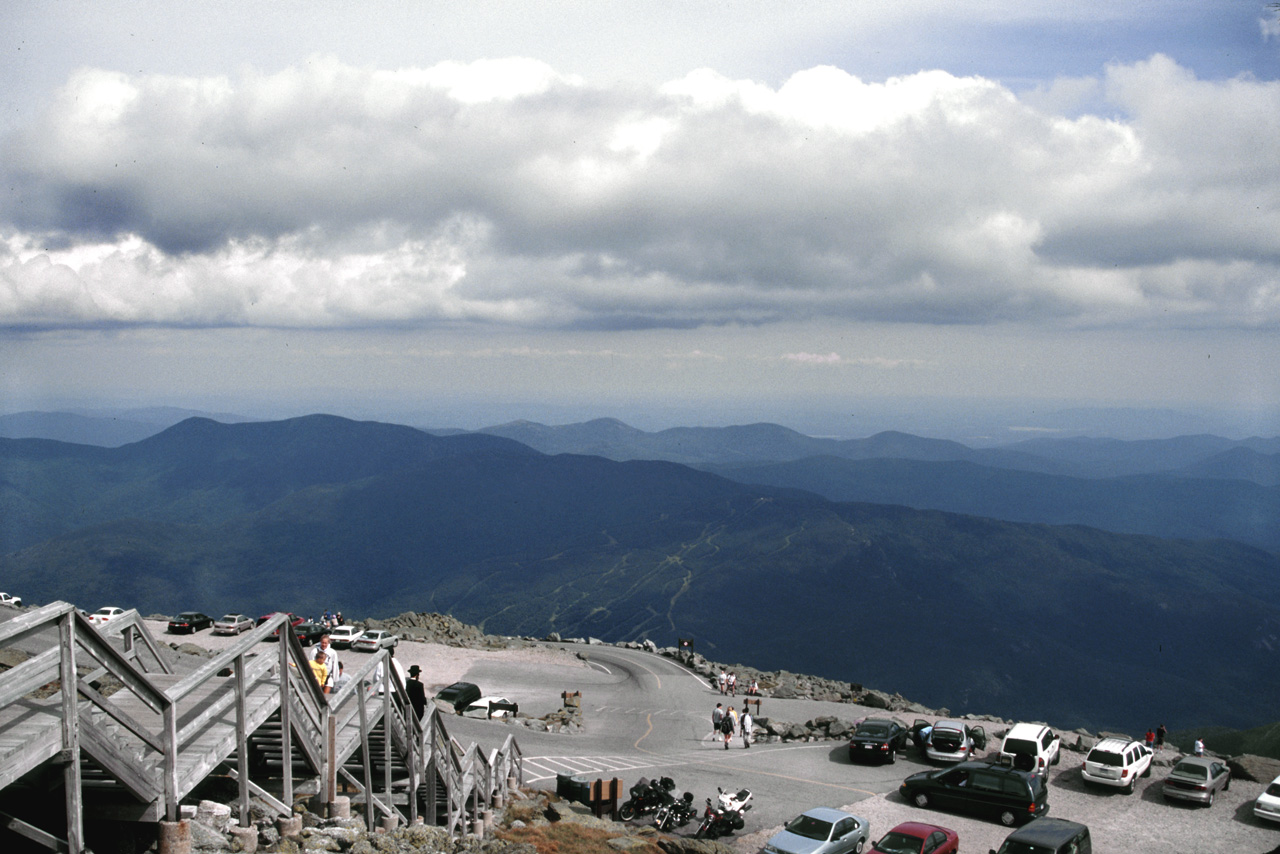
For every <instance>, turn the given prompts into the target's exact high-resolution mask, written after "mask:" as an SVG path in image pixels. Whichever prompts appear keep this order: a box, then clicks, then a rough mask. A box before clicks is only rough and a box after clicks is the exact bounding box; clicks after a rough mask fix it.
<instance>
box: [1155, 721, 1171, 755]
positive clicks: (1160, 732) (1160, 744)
mask: <svg viewBox="0 0 1280 854" xmlns="http://www.w3.org/2000/svg"><path fill="white" fill-rule="evenodd" d="M1168 734H1169V730H1167V729H1165V728H1164V724H1160V726H1158V727H1156V750H1164V738H1165V736H1167V735H1168Z"/></svg>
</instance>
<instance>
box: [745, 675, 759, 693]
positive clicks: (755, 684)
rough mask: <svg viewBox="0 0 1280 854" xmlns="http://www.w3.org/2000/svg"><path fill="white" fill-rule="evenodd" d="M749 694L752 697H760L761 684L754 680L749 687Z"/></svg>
mask: <svg viewBox="0 0 1280 854" xmlns="http://www.w3.org/2000/svg"><path fill="white" fill-rule="evenodd" d="M747 693H748V694H751V695H752V696H758V695H759V694H760V683H759V682H757V681H756V680H754V679H752V680H751V684H750V685H748V686H747Z"/></svg>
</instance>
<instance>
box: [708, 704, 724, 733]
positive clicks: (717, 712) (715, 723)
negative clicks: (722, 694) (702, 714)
mask: <svg viewBox="0 0 1280 854" xmlns="http://www.w3.org/2000/svg"><path fill="white" fill-rule="evenodd" d="M722 720H724V704H723V703H716V707H715V708H714V709H712V710H711V734H712V735H713V736H718V735H720V722H721V721H722Z"/></svg>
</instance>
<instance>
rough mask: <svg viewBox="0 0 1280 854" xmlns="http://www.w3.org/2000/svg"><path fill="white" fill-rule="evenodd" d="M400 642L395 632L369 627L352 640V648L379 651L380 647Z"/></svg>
mask: <svg viewBox="0 0 1280 854" xmlns="http://www.w3.org/2000/svg"><path fill="white" fill-rule="evenodd" d="M331 639H332V638H331ZM399 642H400V639H399V638H397V637H396V635H395V633H394V632H388V631H383V630H382V629H369V630H368V631H366V632H365V633H364V634H362V635H360V637H358V638H356V639H355V640H353V641H352V642H351V648H352V649H354V650H355V651H357V652H377V651H378V650H380V649H391V648H392V647H394V646H395V645H396V644H397V643H399Z"/></svg>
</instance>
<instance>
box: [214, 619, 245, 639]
mask: <svg viewBox="0 0 1280 854" xmlns="http://www.w3.org/2000/svg"><path fill="white" fill-rule="evenodd" d="M253 626H254V623H253V620H252V619H250V618H249V617H247V616H245V615H244V614H223V615H222V616H221V617H219V618H218V619H216V620H214V621H213V633H214V634H215V635H238V634H240V633H241V632H251V631H253Z"/></svg>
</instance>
